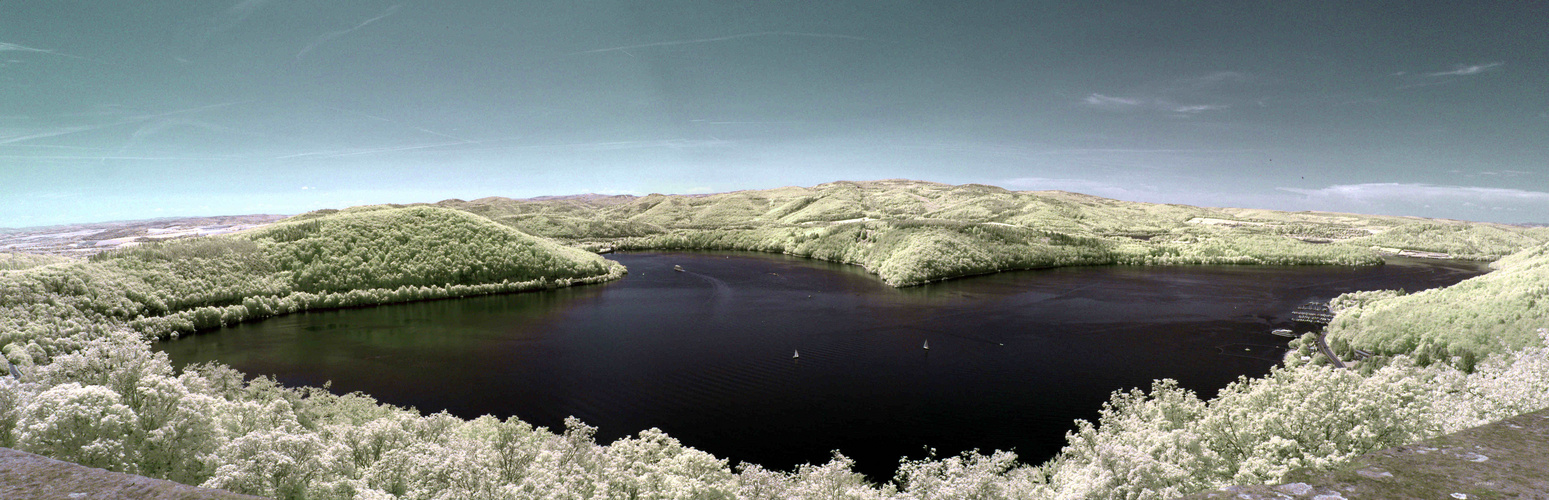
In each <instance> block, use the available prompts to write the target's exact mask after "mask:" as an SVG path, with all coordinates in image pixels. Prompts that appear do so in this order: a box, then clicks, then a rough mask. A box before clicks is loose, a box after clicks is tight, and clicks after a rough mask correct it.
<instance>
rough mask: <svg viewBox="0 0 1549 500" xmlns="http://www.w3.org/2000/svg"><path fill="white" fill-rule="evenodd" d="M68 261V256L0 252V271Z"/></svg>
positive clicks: (18, 269)
mask: <svg viewBox="0 0 1549 500" xmlns="http://www.w3.org/2000/svg"><path fill="white" fill-rule="evenodd" d="M69 261H70V259H69V258H66V257H59V256H54V255H39V254H31V253H12V252H0V271H20V270H22V269H31V268H34V267H38V266H46V265H49V264H58V263H61V262H69Z"/></svg>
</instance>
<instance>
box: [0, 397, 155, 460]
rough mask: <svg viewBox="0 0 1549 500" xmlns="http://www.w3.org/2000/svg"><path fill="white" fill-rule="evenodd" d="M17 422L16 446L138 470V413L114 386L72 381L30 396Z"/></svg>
mask: <svg viewBox="0 0 1549 500" xmlns="http://www.w3.org/2000/svg"><path fill="white" fill-rule="evenodd" d="M30 399H31V400H30V401H28V402H27V406H25V407H23V408H22V411H21V418H20V419H19V421H18V422H17V429H16V431H17V433H18V435H17V438H16V442H17V446H18V447H19V448H22V449H25V450H31V451H34V452H35V453H38V454H41V455H47V456H50V457H54V458H58V459H60V460H66V461H70V462H76V463H79V464H81V465H85V466H89V467H100V468H104V469H112V470H122V471H126V472H137V471H138V468H137V467H135V465H136V464H135V457H134V456H133V451H134V450H129V449H126V448H127V447H126V446H125V445H126V443H125V441H126V439H125V438H126V437H128V436H130V435H131V434H133V433H134V430H135V429H134V428H135V414H134V411H133V410H130V409H129V406H127V405H125V404H124V403H123V399H122V398H120V397H119V395H118V393H116V392H113V390H112V389H108V388H107V387H103V386H100V385H87V386H82V385H81V384H78V383H75V382H69V383H65V384H61V385H57V386H54V387H51V388H49V389H48V390H45V391H43V392H41V393H39V394H37V395H36V396H33V397H32V398H30Z"/></svg>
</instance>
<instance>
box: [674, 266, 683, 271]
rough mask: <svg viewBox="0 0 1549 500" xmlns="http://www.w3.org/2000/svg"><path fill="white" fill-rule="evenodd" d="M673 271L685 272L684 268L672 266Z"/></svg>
mask: <svg viewBox="0 0 1549 500" xmlns="http://www.w3.org/2000/svg"><path fill="white" fill-rule="evenodd" d="M672 270H674V271H677V272H680V273H681V272H683V266H672Z"/></svg>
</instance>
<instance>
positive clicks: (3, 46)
mask: <svg viewBox="0 0 1549 500" xmlns="http://www.w3.org/2000/svg"><path fill="white" fill-rule="evenodd" d="M8 50H10V51H16V52H38V53H43V54H53V55H56V56H60V57H68V58H71V59H80V60H82V61H91V62H94V63H97V64H107V63H105V62H102V61H98V60H96V59H92V58H90V57H81V56H78V55H75V54H67V53H64V52H60V51H57V50H49V49H39V48H34V47H28V46H26V45H17V44H14V43H6V42H0V52H5V51H8ZM109 66H112V65H109Z"/></svg>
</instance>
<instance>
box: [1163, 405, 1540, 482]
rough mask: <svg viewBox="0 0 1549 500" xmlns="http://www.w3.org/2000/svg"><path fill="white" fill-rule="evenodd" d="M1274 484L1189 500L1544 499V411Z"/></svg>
mask: <svg viewBox="0 0 1549 500" xmlns="http://www.w3.org/2000/svg"><path fill="white" fill-rule="evenodd" d="M1286 479H1288V480H1290V481H1291V482H1289V483H1286V484H1280V485H1273V486H1271V485H1254V486H1231V487H1227V488H1223V489H1221V490H1217V491H1212V492H1206V493H1197V494H1194V495H1190V496H1186V497H1183V498H1185V499H1190V500H1200V499H1220V500H1227V499H1231V500H1239V499H1240V500H1265V499H1309V500H1342V499H1348V500H1354V499H1365V498H1373V499H1375V498H1381V499H1406V498H1427V499H1451V498H1456V499H1485V498H1487V499H1495V498H1533V499H1549V409H1544V410H1539V411H1535V412H1532V413H1525V414H1522V415H1518V416H1515V417H1512V418H1508V419H1506V420H1502V421H1499V422H1495V423H1492V424H1486V425H1482V426H1479V427H1475V428H1472V429H1467V430H1463V431H1459V432H1456V433H1453V434H1447V435H1445V436H1440V437H1437V438H1434V439H1428V440H1425V441H1421V442H1419V443H1414V444H1408V445H1404V446H1399V447H1395V448H1389V449H1386V450H1382V451H1378V452H1373V453H1369V454H1366V455H1363V456H1361V457H1360V458H1357V459H1355V460H1353V461H1351V463H1350V464H1348V465H1346V466H1344V467H1341V468H1339V469H1336V470H1334V471H1330V472H1326V473H1319V474H1310V473H1301V472H1293V473H1291V475H1290V476H1289V477H1287V478H1286Z"/></svg>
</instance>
